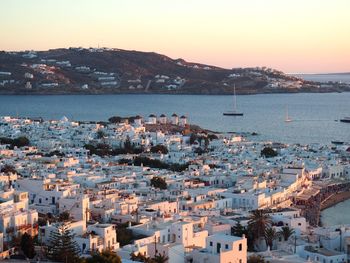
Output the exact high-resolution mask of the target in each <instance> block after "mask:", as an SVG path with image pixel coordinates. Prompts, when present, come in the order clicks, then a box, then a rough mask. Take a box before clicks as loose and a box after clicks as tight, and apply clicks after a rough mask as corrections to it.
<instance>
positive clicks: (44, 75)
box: [0, 48, 350, 94]
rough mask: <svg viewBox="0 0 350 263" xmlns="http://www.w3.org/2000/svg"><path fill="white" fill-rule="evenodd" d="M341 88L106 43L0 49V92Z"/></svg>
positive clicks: (348, 88) (343, 88)
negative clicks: (101, 45) (47, 47)
mask: <svg viewBox="0 0 350 263" xmlns="http://www.w3.org/2000/svg"><path fill="white" fill-rule="evenodd" d="M234 86H235V87H236V92H237V94H256V93H281V92H288V93H295V92H334V91H336V92H342V91H350V86H349V85H347V84H342V83H330V84H328V85H324V84H321V83H317V82H311V81H304V80H303V79H300V78H297V77H293V76H289V75H286V74H284V73H283V72H280V71H278V70H274V69H269V68H265V67H263V68H234V69H224V68H220V67H216V66H211V65H204V64H200V63H191V62H187V61H185V60H183V59H172V58H169V57H167V56H164V55H161V54H157V53H153V52H139V51H128V50H121V49H108V48H99V49H95V48H90V49H84V48H69V49H52V50H48V51H23V52H5V51H2V52H0V94H106V93H167V94H232V93H233V87H234Z"/></svg>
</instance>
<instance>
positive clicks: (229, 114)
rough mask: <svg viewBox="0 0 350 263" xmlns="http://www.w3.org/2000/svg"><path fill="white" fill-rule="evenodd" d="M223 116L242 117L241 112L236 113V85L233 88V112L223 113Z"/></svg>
mask: <svg viewBox="0 0 350 263" xmlns="http://www.w3.org/2000/svg"><path fill="white" fill-rule="evenodd" d="M223 115H224V116H243V113H242V112H238V111H237V99H236V85H234V86H233V111H227V112H224V113H223Z"/></svg>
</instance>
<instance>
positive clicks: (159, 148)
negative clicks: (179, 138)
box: [150, 144, 169, 154]
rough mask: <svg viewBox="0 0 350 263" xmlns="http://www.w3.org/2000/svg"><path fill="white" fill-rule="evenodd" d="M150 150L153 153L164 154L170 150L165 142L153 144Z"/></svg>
mask: <svg viewBox="0 0 350 263" xmlns="http://www.w3.org/2000/svg"><path fill="white" fill-rule="evenodd" d="M150 151H151V153H162V154H167V153H168V152H169V151H168V148H167V147H166V146H165V145H163V144H158V145H156V146H152V147H151V149H150Z"/></svg>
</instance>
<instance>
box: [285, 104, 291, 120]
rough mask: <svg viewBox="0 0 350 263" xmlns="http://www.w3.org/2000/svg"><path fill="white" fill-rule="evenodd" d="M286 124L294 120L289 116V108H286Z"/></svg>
mask: <svg viewBox="0 0 350 263" xmlns="http://www.w3.org/2000/svg"><path fill="white" fill-rule="evenodd" d="M284 121H285V122H291V121H292V119H291V118H290V117H289V115H288V107H287V106H286V118H285V119H284Z"/></svg>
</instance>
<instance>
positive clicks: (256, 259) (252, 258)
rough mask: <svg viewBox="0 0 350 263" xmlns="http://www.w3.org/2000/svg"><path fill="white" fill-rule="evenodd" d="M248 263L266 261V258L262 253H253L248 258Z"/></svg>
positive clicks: (262, 262)
mask: <svg viewBox="0 0 350 263" xmlns="http://www.w3.org/2000/svg"><path fill="white" fill-rule="evenodd" d="M247 263H265V260H264V258H263V257H262V256H260V255H258V256H257V255H252V256H250V257H249V258H248V261H247Z"/></svg>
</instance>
